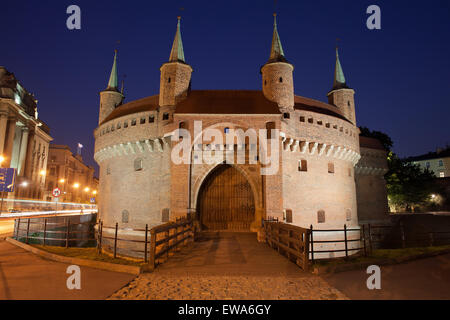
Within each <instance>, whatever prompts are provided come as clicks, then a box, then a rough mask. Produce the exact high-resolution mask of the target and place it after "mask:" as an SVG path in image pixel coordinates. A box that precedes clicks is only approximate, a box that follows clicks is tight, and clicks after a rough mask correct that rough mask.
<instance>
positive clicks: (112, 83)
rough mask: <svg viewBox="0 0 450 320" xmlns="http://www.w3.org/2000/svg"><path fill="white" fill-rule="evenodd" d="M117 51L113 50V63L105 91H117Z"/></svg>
mask: <svg viewBox="0 0 450 320" xmlns="http://www.w3.org/2000/svg"><path fill="white" fill-rule="evenodd" d="M116 60H117V50H114V63H113V66H112V69H111V75H110V76H109V82H108V87H107V88H106V90H114V91H117V61H116Z"/></svg>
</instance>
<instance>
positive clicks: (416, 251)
mask: <svg viewBox="0 0 450 320" xmlns="http://www.w3.org/2000/svg"><path fill="white" fill-rule="evenodd" d="M449 249H450V245H446V246H439V247H418V248H405V249H377V250H373V252H372V254H371V255H370V256H367V257H364V256H355V257H351V256H350V257H349V258H348V259H345V258H338V259H329V260H315V261H314V264H313V266H318V267H323V266H335V265H340V264H349V263H368V262H377V261H380V260H395V259H404V258H408V257H413V256H416V255H420V254H424V253H435V252H441V251H446V250H449Z"/></svg>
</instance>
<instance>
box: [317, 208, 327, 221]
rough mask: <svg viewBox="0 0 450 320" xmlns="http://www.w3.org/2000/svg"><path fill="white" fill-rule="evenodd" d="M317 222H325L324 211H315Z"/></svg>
mask: <svg viewBox="0 0 450 320" xmlns="http://www.w3.org/2000/svg"><path fill="white" fill-rule="evenodd" d="M317 223H325V211H323V210H319V211H317Z"/></svg>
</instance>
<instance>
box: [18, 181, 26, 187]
mask: <svg viewBox="0 0 450 320" xmlns="http://www.w3.org/2000/svg"><path fill="white" fill-rule="evenodd" d="M20 185H21V186H22V187H27V186H28V182H26V181H24V182H22V183H21V184H20Z"/></svg>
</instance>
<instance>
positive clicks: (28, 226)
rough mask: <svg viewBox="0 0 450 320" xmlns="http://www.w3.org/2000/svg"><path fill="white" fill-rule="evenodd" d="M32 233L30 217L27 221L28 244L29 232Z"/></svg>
mask: <svg viewBox="0 0 450 320" xmlns="http://www.w3.org/2000/svg"><path fill="white" fill-rule="evenodd" d="M29 233H30V218H28V221H27V240H26V244H28V234H29Z"/></svg>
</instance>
